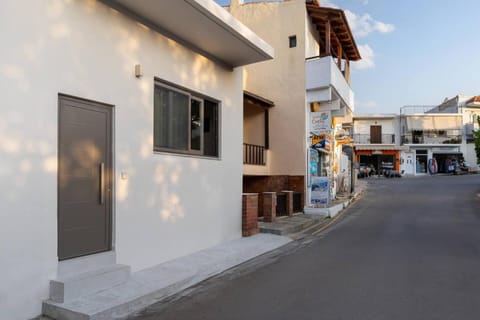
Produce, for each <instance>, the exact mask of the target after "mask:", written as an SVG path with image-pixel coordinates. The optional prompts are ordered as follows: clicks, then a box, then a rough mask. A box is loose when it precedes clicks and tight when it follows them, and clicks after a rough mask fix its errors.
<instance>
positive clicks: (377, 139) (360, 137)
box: [353, 134, 395, 144]
mask: <svg viewBox="0 0 480 320" xmlns="http://www.w3.org/2000/svg"><path fill="white" fill-rule="evenodd" d="M353 141H354V143H355V144H395V135H394V134H382V135H380V136H374V135H370V134H354V135H353Z"/></svg>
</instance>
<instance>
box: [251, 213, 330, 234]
mask: <svg viewBox="0 0 480 320" xmlns="http://www.w3.org/2000/svg"><path fill="white" fill-rule="evenodd" d="M324 219H325V217H323V216H319V215H307V214H299V215H295V216H293V217H285V218H279V219H277V221H276V222H272V223H264V222H259V228H260V232H262V233H271V234H276V235H289V234H293V233H298V232H301V231H302V230H305V229H307V228H309V227H311V226H312V225H314V224H316V223H318V222H319V221H323V220H324Z"/></svg>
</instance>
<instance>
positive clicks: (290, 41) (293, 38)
mask: <svg viewBox="0 0 480 320" xmlns="http://www.w3.org/2000/svg"><path fill="white" fill-rule="evenodd" d="M288 46H289V47H290V48H295V47H296V46H297V36H290V37H288Z"/></svg>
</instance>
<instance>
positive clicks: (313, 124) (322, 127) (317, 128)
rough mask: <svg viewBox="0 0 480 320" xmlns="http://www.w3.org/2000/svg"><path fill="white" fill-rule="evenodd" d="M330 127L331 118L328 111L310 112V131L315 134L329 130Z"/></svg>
mask: <svg viewBox="0 0 480 320" xmlns="http://www.w3.org/2000/svg"><path fill="white" fill-rule="evenodd" d="M331 128H332V118H331V115H330V111H322V112H311V113H310V132H311V133H312V134H315V135H320V134H322V133H325V132H327V131H328V132H330V131H331Z"/></svg>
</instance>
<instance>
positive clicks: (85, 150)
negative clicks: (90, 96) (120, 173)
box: [58, 96, 113, 260]
mask: <svg viewBox="0 0 480 320" xmlns="http://www.w3.org/2000/svg"><path fill="white" fill-rule="evenodd" d="M112 112H113V110H112V107H111V106H106V105H103V104H97V103H93V102H89V101H83V100H80V99H75V98H70V97H64V96H60V98H59V165H58V257H59V259H60V260H63V259H68V258H73V257H78V256H83V255H87V254H92V253H96V252H102V251H108V250H110V249H111V239H112V236H111V234H112V227H111V225H112V212H111V210H112V206H111V189H112V188H111V185H112V177H111V176H112V175H111V172H112ZM102 163H103V164H104V170H102V169H101V164H102ZM102 172H103V175H102ZM102 179H104V180H103V183H102ZM102 186H103V187H102ZM102 192H103V201H102V199H101V195H102Z"/></svg>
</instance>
